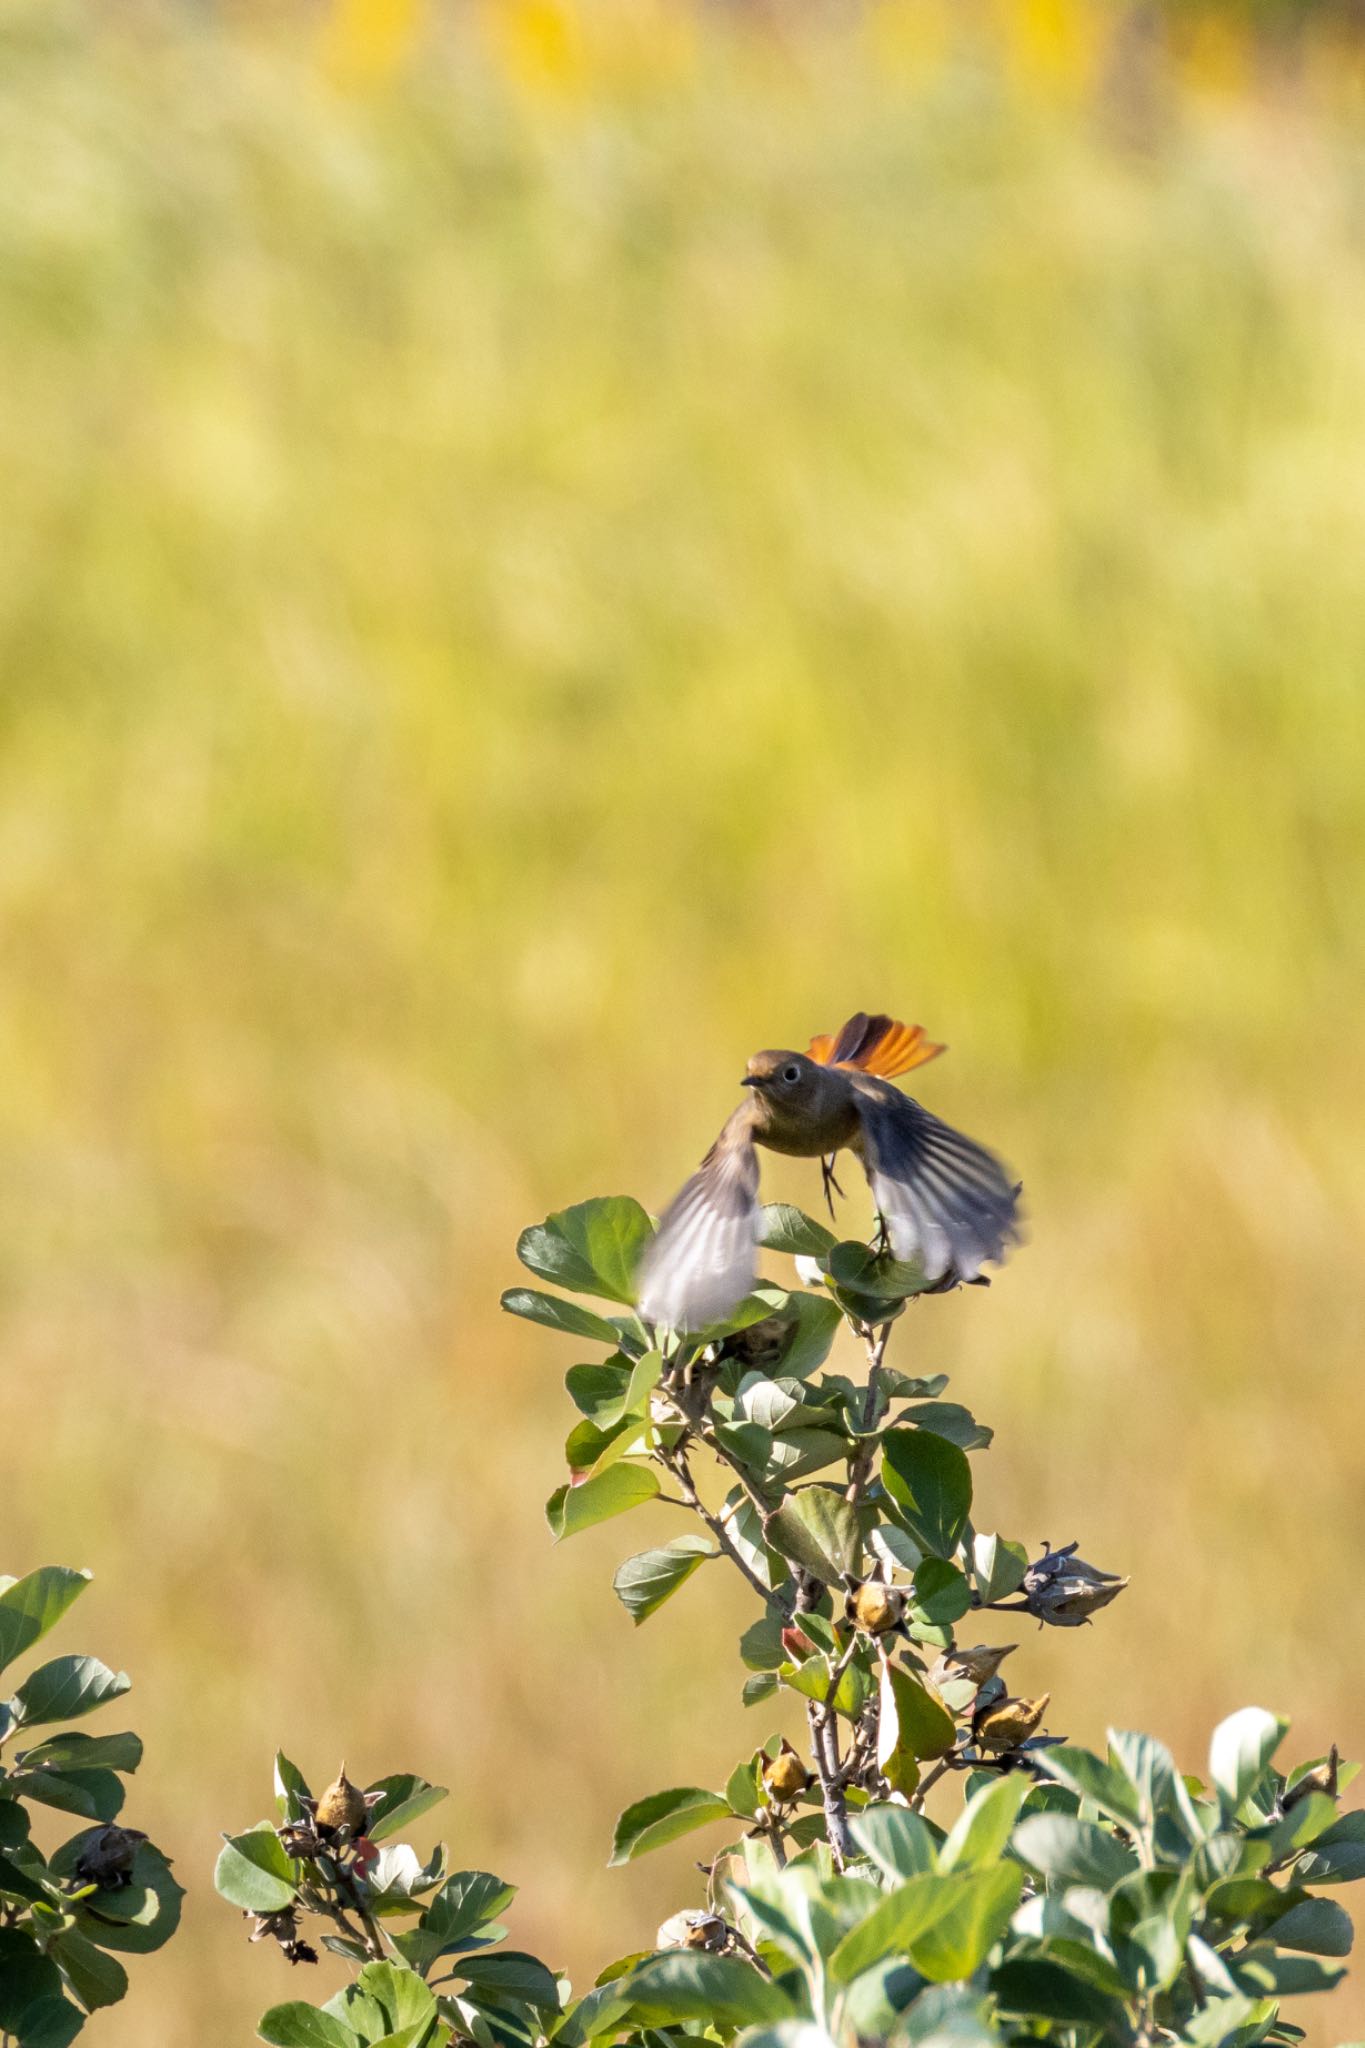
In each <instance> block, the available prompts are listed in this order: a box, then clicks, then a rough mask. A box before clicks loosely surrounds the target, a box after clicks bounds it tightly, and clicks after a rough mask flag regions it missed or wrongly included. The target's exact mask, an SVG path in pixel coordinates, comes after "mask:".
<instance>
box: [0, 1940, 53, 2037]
mask: <svg viewBox="0 0 1365 2048" xmlns="http://www.w3.org/2000/svg"><path fill="white" fill-rule="evenodd" d="M61 1996H62V1980H61V1977H60V1976H59V1975H58V1973H57V1966H56V1964H55V1963H54V1962H52V1961H50V1959H49V1958H48V1957H47V1956H45V1955H43V1954H42V1952H41V1951H40V1950H39V1948H38V1945H37V1943H36V1942H35V1941H34V1940H33V1939H32V1938H31V1937H30V1936H29V1935H27V1934H25V1933H24V1932H23V1931H22V1930H21V1929H20V1928H18V1927H0V2033H14V2034H17V2033H18V2031H19V2024H20V2022H21V2020H23V2019H24V2018H25V2015H26V2013H27V2011H28V2009H29V2008H30V2007H33V2006H36V2005H37V2004H38V2002H39V2000H48V1999H52V2000H56V2001H60V2000H61ZM24 2048H27V2043H25V2044H24Z"/></svg>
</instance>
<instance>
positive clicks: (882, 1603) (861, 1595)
mask: <svg viewBox="0 0 1365 2048" xmlns="http://www.w3.org/2000/svg"><path fill="white" fill-rule="evenodd" d="M844 1616H845V1619H846V1620H848V1621H850V1622H851V1623H852V1624H853V1626H854V1628H860V1629H861V1630H862V1631H863V1633H864V1634H865V1635H869V1636H884V1635H888V1634H889V1633H890V1631H891V1630H892V1629H894V1628H899V1627H900V1625H901V1622H902V1620H903V1619H904V1616H905V1595H904V1593H902V1592H901V1590H900V1588H899V1587H897V1586H884V1585H882V1583H881V1581H880V1580H879V1579H865V1580H864V1581H863V1583H862V1584H861V1585H857V1584H854V1585H852V1586H850V1587H849V1589H848V1592H847V1593H846V1595H845V1596H844Z"/></svg>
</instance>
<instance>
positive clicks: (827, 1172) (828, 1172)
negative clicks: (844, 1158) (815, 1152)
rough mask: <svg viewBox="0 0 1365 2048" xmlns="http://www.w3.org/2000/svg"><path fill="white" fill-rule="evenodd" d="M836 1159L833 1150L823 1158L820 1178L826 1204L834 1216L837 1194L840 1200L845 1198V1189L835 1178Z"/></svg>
mask: <svg viewBox="0 0 1365 2048" xmlns="http://www.w3.org/2000/svg"><path fill="white" fill-rule="evenodd" d="M834 1159H835V1155H834V1153H832V1152H831V1153H830V1155H829V1157H828V1158H827V1159H822V1160H821V1161H820V1179H821V1181H822V1183H823V1185H824V1190H825V1206H826V1208H827V1209H828V1210H829V1213H830V1215H831V1216H833V1214H834V1197H835V1195H837V1196H838V1197H839V1199H840V1201H842V1200H843V1198H844V1191H843V1189H842V1188H841V1187H840V1185H839V1183H838V1181H837V1180H836V1179H835V1178H834Z"/></svg>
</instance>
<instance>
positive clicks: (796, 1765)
mask: <svg viewBox="0 0 1365 2048" xmlns="http://www.w3.org/2000/svg"><path fill="white" fill-rule="evenodd" d="M810 1782H811V1776H810V1772H809V1771H808V1770H807V1769H806V1767H805V1765H804V1764H803V1763H802V1761H801V1759H800V1757H799V1756H798V1755H797V1753H796V1751H795V1750H794V1749H793V1748H792V1746H791V1744H790V1743H789V1742H788V1740H787V1738H786V1736H785V1735H784V1736H783V1738H782V1747H781V1749H780V1750H779V1751H778V1752H777V1755H776V1756H772V1757H769V1758H768V1760H767V1762H766V1763H765V1764H764V1766H763V1783H764V1784H765V1785H766V1786H767V1788H768V1791H769V1793H770V1794H771V1796H772V1798H773V1799H774V1800H775V1801H776V1802H777V1803H778V1804H779V1805H782V1804H785V1802H786V1801H787V1800H789V1799H795V1798H796V1797H797V1795H798V1793H801V1792H804V1791H805V1789H806V1787H807V1786H808V1785H809V1784H810Z"/></svg>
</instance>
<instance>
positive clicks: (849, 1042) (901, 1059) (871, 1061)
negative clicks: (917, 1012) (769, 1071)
mask: <svg viewBox="0 0 1365 2048" xmlns="http://www.w3.org/2000/svg"><path fill="white" fill-rule="evenodd" d="M809 1050H810V1057H811V1059H813V1060H816V1061H818V1062H819V1064H820V1065H821V1066H822V1067H854V1068H856V1069H857V1070H858V1071H859V1072H860V1073H864V1074H879V1075H880V1076H881V1078H882V1079H883V1080H884V1081H894V1080H895V1078H896V1076H897V1075H898V1074H908V1073H909V1072H910V1069H911V1068H912V1067H922V1066H923V1065H924V1064H925V1062H926V1060H933V1059H937V1058H938V1056H939V1054H940V1053H941V1052H947V1050H948V1048H947V1046H946V1045H935V1044H934V1042H933V1040H932V1039H931V1038H926V1037H925V1035H924V1026H923V1025H922V1024H901V1023H898V1022H897V1020H896V1018H894V1017H887V1016H876V1017H869V1016H868V1014H867V1011H866V1010H859V1011H858V1013H857V1015H856V1016H853V1017H850V1018H849V1020H848V1022H847V1024H845V1025H844V1027H843V1029H842V1030H841V1031H837V1032H833V1033H823V1034H822V1035H821V1036H820V1037H818V1038H812V1040H811V1042H810V1048H809Z"/></svg>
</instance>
